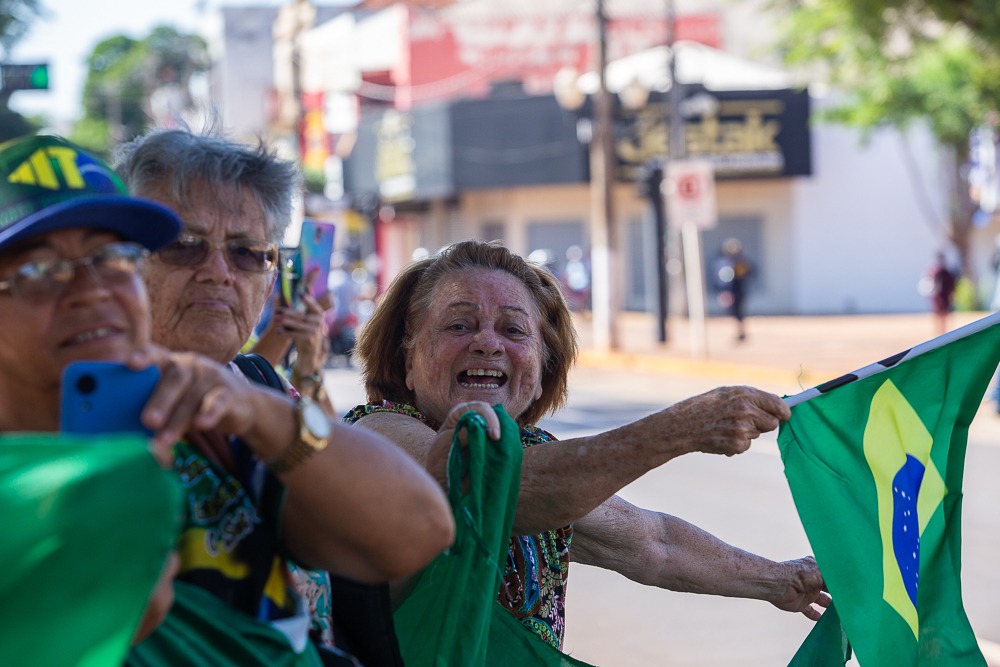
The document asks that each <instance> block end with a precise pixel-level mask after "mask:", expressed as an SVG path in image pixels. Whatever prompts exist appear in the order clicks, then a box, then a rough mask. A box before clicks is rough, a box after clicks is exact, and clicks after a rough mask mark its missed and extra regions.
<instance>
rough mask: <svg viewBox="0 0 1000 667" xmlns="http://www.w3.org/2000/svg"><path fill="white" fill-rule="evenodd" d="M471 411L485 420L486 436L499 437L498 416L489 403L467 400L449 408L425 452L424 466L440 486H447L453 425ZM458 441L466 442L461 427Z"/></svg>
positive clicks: (465, 435) (492, 438)
mask: <svg viewBox="0 0 1000 667" xmlns="http://www.w3.org/2000/svg"><path fill="white" fill-rule="evenodd" d="M469 411H472V412H475V413H476V414H478V415H479V416H480V417H482V418H483V419H484V420H485V421H486V437H488V438H489V439H490V440H499V439H500V418H499V417H497V413H496V412H494V411H493V408H492V407H491V406H490V404H489V403H486V402H484V401H468V402H465V403H459V404H457V405H456V406H455V407H453V408H452V409H451V411H450V412H449V413H448V416H447V417H445V419H444V423H442V424H441V428H439V429H438V432H437V435H436V436H434V442H433V443H431V448H430V450H429V451H428V452H427V459H426V460H425V461H424V467H425V468H426V469H427V471H428V472H429V473H430V474H431V475H433V476H434V479H436V480H437V481H438V483H439V484H440V485H441V488H443V489H447V488H448V453H449V452H450V451H451V442H452V439H453V438H454V437H455V427H456V426H457V425H458V421H459V420H460V419H461V418H462V416H463V415H465V413H467V412H469ZM458 441H459V443H460V444H461V445H462V446H463V447H465V446H466V445H467V444H469V443H468V434H467V433H466V430H465V429H462V430H461V431H460V432H459V434H458Z"/></svg>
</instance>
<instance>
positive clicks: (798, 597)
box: [768, 556, 831, 621]
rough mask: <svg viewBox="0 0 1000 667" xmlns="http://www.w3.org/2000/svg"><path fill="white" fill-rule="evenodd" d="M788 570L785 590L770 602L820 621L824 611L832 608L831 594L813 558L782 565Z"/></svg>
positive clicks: (790, 561)
mask: <svg viewBox="0 0 1000 667" xmlns="http://www.w3.org/2000/svg"><path fill="white" fill-rule="evenodd" d="M782 565H783V566H784V567H785V568H787V570H788V577H787V583H786V585H785V589H784V590H783V591H782V592H781V593H780V594H779V595H778V596H776V597H775V598H773V599H771V600H768V602H770V603H771V604H773V605H774V606H775V607H777V608H778V609H781V610H782V611H791V612H801V613H802V614H804V615H805V616H806V617H807V618H809V619H812V620H814V621H818V620H819V617H820V616H822V615H823V610H824V609H826V608H827V607H829V606H830V599H831V598H830V594H829V593H827V592H826V583H825V582H824V581H823V575H822V574H820V571H819V568H818V567H817V566H816V559H814V558H813V557H812V556H806V557H804V558H799V559H798V560H789V561H785V562H784V563H782Z"/></svg>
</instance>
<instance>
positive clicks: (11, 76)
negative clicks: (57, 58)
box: [0, 63, 49, 90]
mask: <svg viewBox="0 0 1000 667" xmlns="http://www.w3.org/2000/svg"><path fill="white" fill-rule="evenodd" d="M0 88H2V89H3V90H48V88H49V64H48V63H35V64H32V65H21V64H17V65H14V64H11V63H0Z"/></svg>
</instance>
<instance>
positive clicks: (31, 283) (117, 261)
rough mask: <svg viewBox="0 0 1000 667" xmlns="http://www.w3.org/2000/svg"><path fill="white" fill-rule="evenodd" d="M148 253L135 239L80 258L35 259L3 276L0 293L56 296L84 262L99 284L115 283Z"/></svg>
mask: <svg viewBox="0 0 1000 667" xmlns="http://www.w3.org/2000/svg"><path fill="white" fill-rule="evenodd" d="M147 255H149V251H147V250H146V249H145V248H143V247H142V246H140V245H138V244H136V243H109V244H107V245H104V246H101V247H100V248H98V249H97V250H96V251H95V252H93V253H92V254H90V255H87V256H86V257H81V258H80V259H71V260H68V259H39V260H36V261H34V262H27V263H25V264H22V265H20V266H19V267H17V268H16V269H14V274H13V275H12V276H11V277H10V278H8V279H7V280H0V294H5V293H7V292H10V293H11V294H13V295H15V296H19V297H21V298H22V299H31V300H40V299H53V298H56V297H58V296H59V295H60V294H61V293H62V291H63V290H64V289H66V285H67V284H68V283H69V281H70V280H72V279H73V276H74V275H75V274H76V268H77V267H78V266H84V267H86V268H87V271H88V272H89V273H90V277H91V278H93V279H94V280H95V281H96V282H98V283H100V284H102V285H115V284H120V283H124V282H125V281H127V280H130V279H131V278H132V277H133V276H134V275H135V273H136V270H137V269H138V268H139V265H140V264H141V263H142V260H143V258H145V257H146V256H147Z"/></svg>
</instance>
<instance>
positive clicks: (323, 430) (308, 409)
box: [302, 399, 333, 440]
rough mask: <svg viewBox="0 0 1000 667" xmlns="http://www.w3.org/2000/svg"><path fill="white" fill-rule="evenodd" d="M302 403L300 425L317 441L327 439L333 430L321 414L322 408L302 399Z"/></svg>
mask: <svg viewBox="0 0 1000 667" xmlns="http://www.w3.org/2000/svg"><path fill="white" fill-rule="evenodd" d="M303 401H304V404H303V406H302V425H303V426H305V427H306V429H308V430H309V432H310V433H312V434H313V436H314V437H316V438H317V439H319V440H325V439H326V438H329V437H330V433H331V432H332V431H333V428H332V426H331V425H330V418H329V417H327V416H326V413H325V412H323V408H321V407H319V406H318V405H317V404H315V403H313V402H312V401H308V400H307V399H303Z"/></svg>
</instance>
